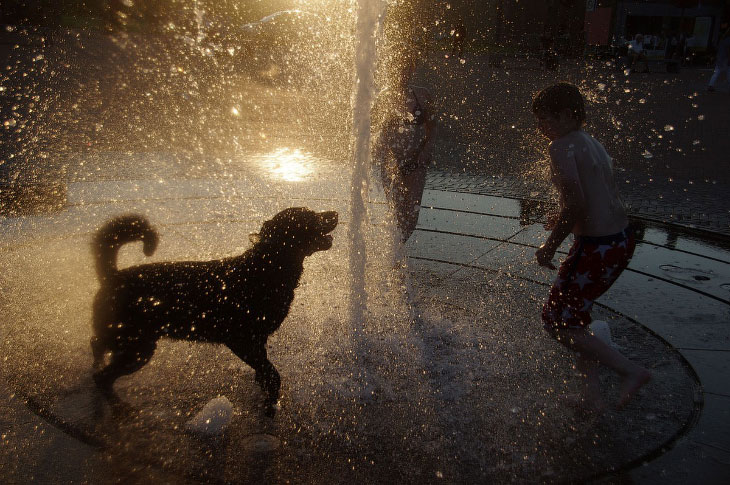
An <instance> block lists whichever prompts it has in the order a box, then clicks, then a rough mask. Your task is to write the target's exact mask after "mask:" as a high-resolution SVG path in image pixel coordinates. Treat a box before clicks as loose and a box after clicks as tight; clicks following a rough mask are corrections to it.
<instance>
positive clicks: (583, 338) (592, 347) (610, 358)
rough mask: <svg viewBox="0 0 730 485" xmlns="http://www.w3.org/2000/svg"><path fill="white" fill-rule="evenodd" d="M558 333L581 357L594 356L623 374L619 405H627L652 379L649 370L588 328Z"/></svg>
mask: <svg viewBox="0 0 730 485" xmlns="http://www.w3.org/2000/svg"><path fill="white" fill-rule="evenodd" d="M558 333H559V335H560V336H561V338H560V339H559V340H560V341H561V343H563V344H564V345H567V346H568V347H570V348H572V349H573V350H575V351H577V352H580V353H581V358H586V359H591V358H593V359H595V360H597V361H598V362H600V363H601V364H603V365H605V366H607V367H609V368H611V369H613V370H614V371H616V372H617V373H618V374H619V375H621V377H622V383H621V394H620V397H619V401H618V406H619V407H623V406H625V405H626V403H628V402H629V401H630V400H631V398H632V397H633V396H634V394H636V392H637V391H638V390H639V389H641V387H642V386H644V384H646V383H647V382H649V379H651V372H649V370H647V369H645V368H644V367H642V366H640V365H638V364H635V363H633V362H631V361H630V360H629V359H627V358H626V357H624V356H623V355H622V354H621V353H620V352H618V351H616V350H615V349H614V348H613V347H611V346H610V345H607V344H606V343H605V342H603V341H602V340H601V339H599V338H598V337H596V336H595V335H593V334H591V333H589V332H588V331H587V330H586V329H562V330H560V331H559V332H558ZM596 377H597V376H596Z"/></svg>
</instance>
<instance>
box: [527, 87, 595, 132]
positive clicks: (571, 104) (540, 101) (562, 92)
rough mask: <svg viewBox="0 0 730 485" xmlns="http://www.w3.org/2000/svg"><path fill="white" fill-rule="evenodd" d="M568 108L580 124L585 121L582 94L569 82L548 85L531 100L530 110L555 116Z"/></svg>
mask: <svg viewBox="0 0 730 485" xmlns="http://www.w3.org/2000/svg"><path fill="white" fill-rule="evenodd" d="M566 108H567V109H569V110H570V112H571V113H572V115H573V118H574V119H575V120H576V121H577V122H578V123H580V124H581V125H582V124H583V123H585V121H586V107H585V102H584V101H583V95H582V94H581V93H580V90H579V89H578V87H577V86H575V85H573V84H570V83H565V82H563V83H558V84H553V85H552V86H549V87H547V88H545V89H543V90H542V91H540V92H539V93H537V95H536V96H535V99H533V100H532V112H533V113H538V112H547V113H550V114H552V115H555V116H557V115H558V114H560V112H561V111H563V110H564V109H566Z"/></svg>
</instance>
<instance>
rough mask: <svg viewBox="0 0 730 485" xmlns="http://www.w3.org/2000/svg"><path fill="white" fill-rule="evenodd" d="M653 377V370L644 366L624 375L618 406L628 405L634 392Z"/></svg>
mask: <svg viewBox="0 0 730 485" xmlns="http://www.w3.org/2000/svg"><path fill="white" fill-rule="evenodd" d="M650 379H651V372H649V371H648V370H646V369H644V368H643V367H642V368H641V369H640V370H638V371H637V372H635V373H633V374H629V375H628V376H626V377H624V380H623V382H622V383H621V397H620V398H619V400H618V408H619V409H621V408H622V407H624V406H626V404H627V403H628V402H629V401H630V400H631V398H632V397H634V394H636V393H637V392H638V390H639V389H641V388H642V387H643V386H644V384H646V383H647V382H649V380H650Z"/></svg>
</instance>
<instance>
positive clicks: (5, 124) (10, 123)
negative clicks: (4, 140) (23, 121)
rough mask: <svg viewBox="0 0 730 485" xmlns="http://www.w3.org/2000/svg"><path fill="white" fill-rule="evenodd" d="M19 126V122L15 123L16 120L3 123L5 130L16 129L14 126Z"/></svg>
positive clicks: (11, 119)
mask: <svg viewBox="0 0 730 485" xmlns="http://www.w3.org/2000/svg"><path fill="white" fill-rule="evenodd" d="M17 124H18V122H17V121H15V120H14V119H13V118H10V119H7V120H5V121H4V122H3V126H4V127H5V128H12V127H14V126H15V125H17Z"/></svg>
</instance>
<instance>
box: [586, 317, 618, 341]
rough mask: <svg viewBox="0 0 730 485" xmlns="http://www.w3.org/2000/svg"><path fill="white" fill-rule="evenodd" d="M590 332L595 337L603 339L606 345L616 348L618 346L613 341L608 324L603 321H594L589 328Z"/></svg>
mask: <svg viewBox="0 0 730 485" xmlns="http://www.w3.org/2000/svg"><path fill="white" fill-rule="evenodd" d="M588 330H589V331H590V332H591V333H592V334H593V335H595V336H596V337H598V338H599V339H601V340H602V341H603V343H605V344H606V345H610V346H611V347H616V344H614V343H613V340H612V339H611V329H610V328H609V326H608V323H607V322H604V321H603V320H593V322H592V323H591V324H590V325H589V326H588Z"/></svg>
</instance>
